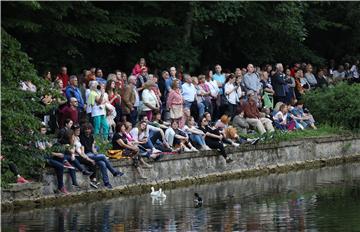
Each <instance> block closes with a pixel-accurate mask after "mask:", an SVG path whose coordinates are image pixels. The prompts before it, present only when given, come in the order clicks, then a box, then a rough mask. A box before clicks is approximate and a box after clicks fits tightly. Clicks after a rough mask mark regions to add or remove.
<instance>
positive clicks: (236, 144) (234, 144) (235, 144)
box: [232, 143, 240, 147]
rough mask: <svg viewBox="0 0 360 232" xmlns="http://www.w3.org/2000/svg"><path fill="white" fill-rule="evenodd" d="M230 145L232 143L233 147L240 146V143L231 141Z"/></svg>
mask: <svg viewBox="0 0 360 232" xmlns="http://www.w3.org/2000/svg"><path fill="white" fill-rule="evenodd" d="M232 145H233V146H234V147H238V146H240V144H238V143H232Z"/></svg>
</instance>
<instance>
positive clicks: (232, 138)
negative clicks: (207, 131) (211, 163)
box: [215, 114, 241, 147]
mask: <svg viewBox="0 0 360 232" xmlns="http://www.w3.org/2000/svg"><path fill="white" fill-rule="evenodd" d="M229 122H230V117H228V116H227V115H225V114H224V115H222V116H221V118H220V119H219V120H218V121H217V122H216V123H215V128H216V129H218V130H219V131H220V133H222V134H223V135H224V138H223V140H224V142H225V143H228V144H231V145H233V146H235V147H238V146H239V143H241V141H240V137H239V135H238V133H237V131H236V129H235V128H234V127H232V126H229ZM237 142H239V143H237Z"/></svg>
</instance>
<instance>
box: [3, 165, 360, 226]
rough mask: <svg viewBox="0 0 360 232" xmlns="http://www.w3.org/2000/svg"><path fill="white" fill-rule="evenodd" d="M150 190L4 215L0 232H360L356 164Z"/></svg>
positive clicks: (359, 169)
mask: <svg viewBox="0 0 360 232" xmlns="http://www.w3.org/2000/svg"><path fill="white" fill-rule="evenodd" d="M150 191H151V190H150V189H149V193H147V194H142V195H134V196H127V197H119V198H115V199H110V200H103V201H97V202H93V201H92V200H91V199H88V200H87V202H84V203H80V204H73V205H66V206H58V207H53V208H43V209H34V210H27V211H18V212H5V213H3V214H2V216H1V219H2V222H1V227H2V231H260V230H262V231H263V230H266V231H288V230H292V231H293V230H296V231H299V230H300V231H301V230H311V231H360V164H359V163H353V164H346V165H340V166H334V167H324V168H320V169H312V170H302V171H297V172H289V173H286V174H271V175H268V176H259V177H253V178H246V179H239V180H230V181H224V182H220V183H211V184H204V185H195V186H191V187H187V188H178V189H172V190H167V189H165V190H164V192H165V194H166V198H165V199H160V198H152V197H151V196H150ZM195 192H196V193H198V194H199V195H200V196H201V198H202V199H203V204H202V205H201V206H199V205H196V203H195V202H194V193H195Z"/></svg>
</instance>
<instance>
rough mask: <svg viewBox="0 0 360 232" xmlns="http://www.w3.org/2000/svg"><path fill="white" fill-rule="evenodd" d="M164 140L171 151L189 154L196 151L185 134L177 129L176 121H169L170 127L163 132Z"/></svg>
mask: <svg viewBox="0 0 360 232" xmlns="http://www.w3.org/2000/svg"><path fill="white" fill-rule="evenodd" d="M165 138H166V141H167V143H168V144H169V145H170V146H171V147H172V148H173V150H178V149H180V151H185V152H191V151H198V150H197V149H196V148H195V147H194V146H193V145H192V144H191V143H190V142H189V137H187V135H186V133H185V132H183V131H181V130H180V129H179V123H178V121H176V120H172V121H171V125H170V127H169V128H168V129H167V130H166V131H165Z"/></svg>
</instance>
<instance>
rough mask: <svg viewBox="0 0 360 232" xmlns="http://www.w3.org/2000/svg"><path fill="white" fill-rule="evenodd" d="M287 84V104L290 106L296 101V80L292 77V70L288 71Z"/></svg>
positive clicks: (286, 73) (286, 75) (286, 74)
mask: <svg viewBox="0 0 360 232" xmlns="http://www.w3.org/2000/svg"><path fill="white" fill-rule="evenodd" d="M285 82H286V83H287V92H286V97H285V103H286V104H289V103H291V102H293V100H294V99H295V92H294V89H295V78H294V77H292V76H291V70H290V69H286V72H285Z"/></svg>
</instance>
